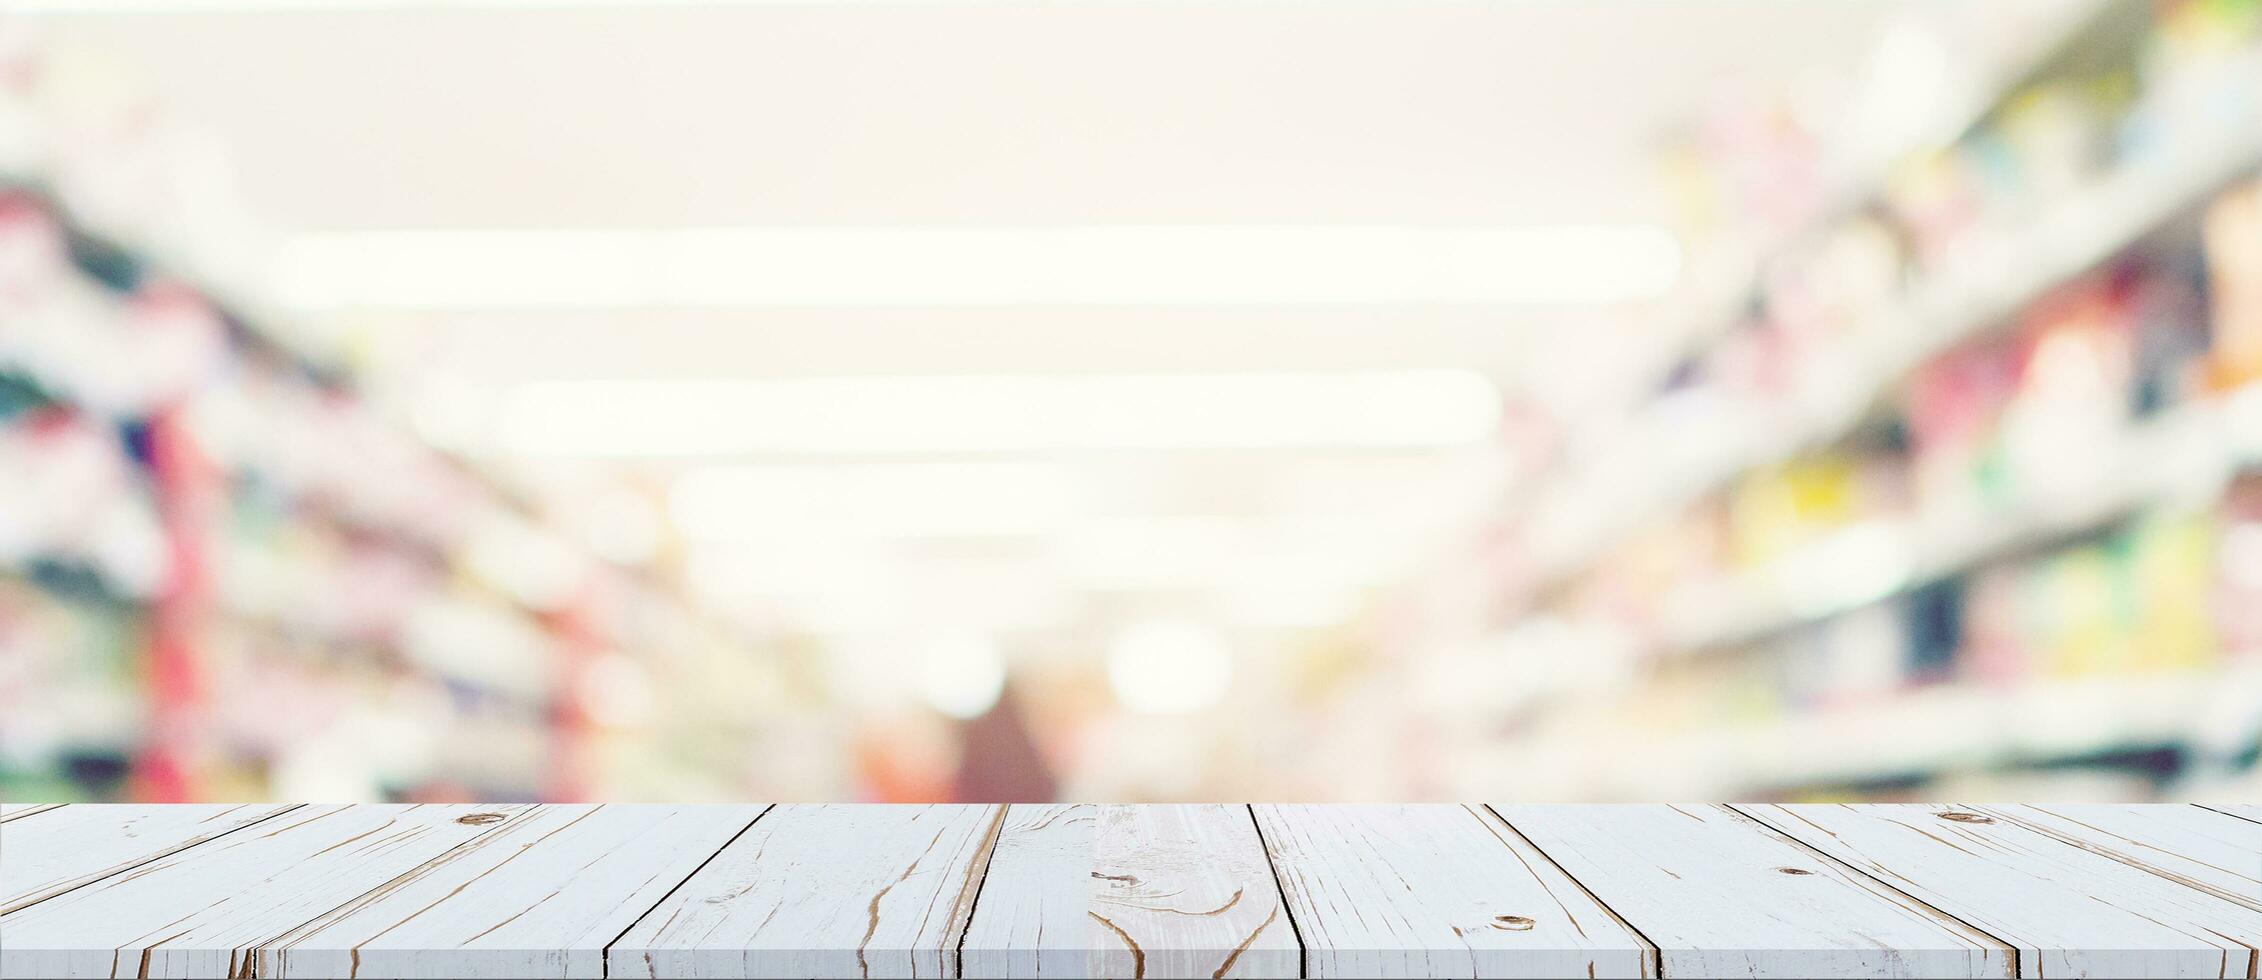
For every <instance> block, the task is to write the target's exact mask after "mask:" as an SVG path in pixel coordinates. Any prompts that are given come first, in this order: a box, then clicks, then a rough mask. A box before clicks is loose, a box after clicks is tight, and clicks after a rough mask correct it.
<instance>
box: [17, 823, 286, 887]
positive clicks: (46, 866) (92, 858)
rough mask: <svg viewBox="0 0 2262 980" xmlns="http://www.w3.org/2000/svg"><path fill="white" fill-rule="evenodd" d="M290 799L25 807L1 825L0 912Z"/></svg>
mask: <svg viewBox="0 0 2262 980" xmlns="http://www.w3.org/2000/svg"><path fill="white" fill-rule="evenodd" d="M289 809H291V807H290V806H289V805H288V804H253V805H248V806H231V805H228V804H194V805H185V806H162V807H161V806H122V805H102V804H80V805H79V806H77V807H74V808H72V809H71V810H69V811H64V810H57V809H43V810H39V811H33V812H29V813H23V814H21V815H20V818H19V819H15V820H11V821H9V823H8V827H7V829H6V830H0V913H7V912H13V911H15V910H17V909H20V908H23V907H24V906H26V905H30V904H32V903H33V902H37V901H40V900H42V899H45V898H48V897H50V896H53V895H57V894H60V893H62V892H66V891H69V890H71V889H73V888H77V887H79V886H80V885H84V884H86V883H87V882H90V881H94V880H96V879H98V878H105V877H108V876H110V875H113V874H116V873H118V872H120V871H124V870H127V869H129V868H134V867H138V866H140V865H142V864H146V863H148V862H150V861H154V860H156V859H158V858H161V857H164V856H165V855H167V854H171V853H173V852H175V851H179V850H182V849H183V848H187V847H190V846H192V845H195V844H201V843H203V842H205V841H208V840H211V839H213V838H215V837H218V836H220V835H222V834H227V833H231V832H234V831H236V830H240V829H242V828H244V827H247V826H250V825H252V824H255V823H258V822H259V821H262V820H265V819H268V818H269V817H273V816H275V815H276V814H279V813H282V812H284V811H286V810H289Z"/></svg>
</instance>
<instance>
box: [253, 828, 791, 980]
mask: <svg viewBox="0 0 2262 980" xmlns="http://www.w3.org/2000/svg"><path fill="white" fill-rule="evenodd" d="M763 809H765V808H764V807H761V806H706V807H701V806H680V807H679V806H624V805H611V806H589V805H551V806H542V807H537V808H536V809H535V811H534V812H533V813H531V814H528V815H527V816H525V817H522V818H520V819H517V820H512V821H510V822H509V823H507V824H504V825H502V826H499V827H497V828H495V830H494V832H493V833H489V834H486V835H483V836H481V837H479V838H477V839H474V840H472V841H471V842H470V843H467V844H464V845H463V846H461V847H458V848H455V849H454V850H451V851H448V852H447V853H445V854H442V855H440V856H439V857H437V858H434V859H432V860H431V861H428V862H426V863H425V864H424V865H422V866H420V867H418V868H416V869H415V870H413V871H410V872H409V873H407V874H405V875H402V876H400V877H398V878H395V879H393V880H391V881H388V882H386V883H385V884H384V885H383V886H381V887H379V888H377V889H376V890H374V891H371V892H369V893H367V894H364V895H362V896H361V897H359V898H356V899H354V900H353V901H351V902H348V903H346V904H345V905H344V906H342V907H340V908H337V909H335V910H332V911H331V912H329V913H326V914H324V915H323V916H322V917H321V918H318V919H316V920H314V921H313V922H309V923H307V924H306V925H304V926H301V927H299V928H297V929H294V930H292V931H291V932H290V934H288V935H285V936H283V937H281V938H279V939H276V940H274V941H273V942H270V943H267V944H266V945H263V946H261V947H260V948H259V950H258V951H257V953H256V959H257V962H258V975H259V976H262V977H342V976H349V975H352V974H354V973H356V972H358V973H359V974H361V975H363V976H377V977H436V978H450V977H453V978H465V980H468V978H474V977H602V976H604V975H605V946H606V944H608V943H611V942H612V941H613V940H614V939H615V938H618V937H619V936H620V934H621V933H622V931H624V930H626V929H627V928H628V927H629V925H630V924H632V923H634V922H635V921H636V920H637V919H638V918H640V917H641V916H643V914H644V913H645V912H647V911H649V910H650V909H651V908H652V906H653V905H655V904H657V903H658V902H659V901H660V899H661V898H662V897H663V896H665V895H666V894H667V893H668V892H669V891H670V890H672V889H674V888H675V887H676V886H677V885H680V884H682V883H683V881H684V879H686V878H689V877H690V876H691V873H692V872H693V871H694V870H697V869H698V867H699V865H700V864H702V863H704V862H705V861H706V860H707V859H708V858H710V857H713V856H714V855H715V853H716V852H717V851H720V850H722V847H723V845H724V844H727V843H729V842H730V840H731V838H733V837H735V836H737V835H738V834H739V832H741V831H743V830H745V829H746V828H747V826H748V825H749V824H752V823H753V822H754V818H755V817H757V816H760V815H761V813H762V811H763Z"/></svg>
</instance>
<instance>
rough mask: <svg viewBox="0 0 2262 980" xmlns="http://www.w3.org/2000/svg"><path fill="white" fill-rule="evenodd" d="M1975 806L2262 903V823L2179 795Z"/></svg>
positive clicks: (2223, 894)
mask: <svg viewBox="0 0 2262 980" xmlns="http://www.w3.org/2000/svg"><path fill="white" fill-rule="evenodd" d="M1973 809H1974V810H1977V811H1979V812H1981V813H1985V814H1988V815H1990V816H1995V817H2001V818H2003V819H2007V820H2011V821H2015V822H2017V823H2021V824H2024V825H2026V826H2029V827H2032V828H2034V829H2036V830H2039V831H2042V832H2043V833H2046V834H2049V835H2050V836H2052V837H2056V838H2058V839H2059V840H2062V841H2066V842H2067V843H2070V844H2073V845H2074V846H2076V847H2081V848H2085V849H2087V850H2091V851H2095V852H2097V853H2099V854H2103V855H2106V856H2109V857H2112V858H2114V859H2116V860H2119V861H2123V862H2126V863H2128V864H2133V865H2135V866H2137V867H2140V868H2144V869H2146V870H2148V871H2151V872H2152V873H2153V874H2157V875H2161V876H2163V877H2166V878H2168V879H2169V880H2171V881H2177V882H2181V883H2183V884H2186V885H2189V886H2191V887H2193V888H2197V889H2199V890H2201V891H2204V892H2208V893H2211V894H2213V895H2215V896H2217V897H2219V898H2222V899H2225V900H2227V901H2232V902H2236V903H2238V904H2240V905H2244V906H2246V907H2247V908H2250V909H2255V910H2257V911H2262V823H2254V822H2252V821H2248V820H2241V819H2239V818H2237V817H2234V816H2230V815H2228V814H2223V813H2217V812H2215V811H2213V810H2209V809H2206V808H2204V807H2196V806H2185V805H2181V804H2175V803H2094V804H2074V805H2052V806H2047V807H2042V806H2008V805H2007V806H1984V807H1973Z"/></svg>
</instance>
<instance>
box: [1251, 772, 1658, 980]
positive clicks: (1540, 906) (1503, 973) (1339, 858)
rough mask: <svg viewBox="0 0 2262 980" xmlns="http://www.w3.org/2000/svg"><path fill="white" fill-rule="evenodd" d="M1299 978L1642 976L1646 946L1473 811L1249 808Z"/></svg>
mask: <svg viewBox="0 0 2262 980" xmlns="http://www.w3.org/2000/svg"><path fill="white" fill-rule="evenodd" d="M1254 809H1255V811H1256V816H1257V822H1258V824H1259V825H1260V826H1262V827H1263V829H1264V837H1265V843H1266V845H1267V847H1268V848H1269V850H1270V852H1271V855H1272V862H1273V867H1274V868H1275V869H1276V870H1277V871H1278V873H1279V877H1280V885H1281V889H1282V891H1283V892H1285V893H1286V899H1287V902H1288V908H1289V911H1290V912H1291V913H1293V915H1294V916H1295V922H1296V926H1297V929H1298V931H1299V932H1300V933H1301V935H1302V938H1303V942H1304V950H1305V951H1304V963H1305V968H1306V970H1307V973H1306V975H1307V976H1313V977H1448V976H1450V977H1577V976H1586V977H1647V976H1654V975H1655V973H1656V967H1655V965H1654V956H1655V951H1654V950H1652V949H1651V948H1650V946H1649V944H1648V943H1646V942H1644V941H1642V939H1641V938H1640V937H1639V936H1636V935H1635V934H1634V932H1633V931H1632V930H1631V929H1628V928H1627V927H1626V926H1625V925H1624V924H1623V923H1621V922H1619V921H1618V920H1617V918H1616V917H1614V916H1612V915H1611V914H1610V912H1609V911H1608V910H1607V909H1604V908H1603V907H1602V905H1601V904H1600V903H1598V902H1596V901H1595V900H1594V898H1593V896H1591V895H1588V894H1587V893H1586V892H1585V891H1584V890H1582V889H1581V888H1580V887H1579V885H1578V884H1577V883H1575V882H1573V881H1572V880H1571V878H1570V877H1569V876H1568V875H1566V874H1564V873H1563V871H1562V870H1561V869H1559V868H1557V867H1556V866H1555V865H1554V864H1553V863H1552V862H1550V861H1548V860H1547V858H1546V857H1545V856H1543V855H1541V854H1540V853H1539V851H1538V850H1537V849H1536V848H1534V847H1532V846H1531V844H1530V843H1528V842H1526V841H1525V840H1524V839H1523V838H1522V837H1519V836H1517V835H1516V834H1515V833H1514V832H1513V831H1511V830H1509V829H1508V828H1507V827H1505V826H1502V825H1501V823H1500V821H1499V818H1497V817H1495V816H1493V815H1492V814H1491V813H1490V812H1488V811H1485V810H1484V809H1482V808H1472V807H1467V806H1457V805H1426V806H1271V805H1260V806H1257V807H1255V808H1254Z"/></svg>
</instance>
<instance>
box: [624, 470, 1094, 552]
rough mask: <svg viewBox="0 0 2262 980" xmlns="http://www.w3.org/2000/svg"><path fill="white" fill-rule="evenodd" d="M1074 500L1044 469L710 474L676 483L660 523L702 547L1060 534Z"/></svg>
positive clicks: (1066, 479) (1064, 474)
mask: <svg viewBox="0 0 2262 980" xmlns="http://www.w3.org/2000/svg"><path fill="white" fill-rule="evenodd" d="M1075 496H1076V494H1075V481H1074V479H1073V477H1072V475H1071V474H1070V473H1069V472H1068V470H1067V469H1066V468H1065V467H1062V466H1057V465H1052V464H1047V463H1026V462H981V463H965V462H947V463H945V462H935V463H889V464H871V463H863V464H848V465H839V466H713V467H704V468H701V469H696V470H692V471H691V472H689V473H686V474H684V475H683V476H681V477H678V478H677V479H676V481H675V485H674V486H673V487H671V488H670V490H669V492H668V514H669V516H670V517H671V518H673V519H674V521H675V524H676V528H677V529H678V530H679V531H681V532H682V533H683V535H684V536H685V537H688V538H693V539H696V540H707V541H795V540H803V541H806V540H811V539H815V540H821V541H823V540H830V541H840V540H858V539H869V538H902V537H911V538H918V537H986V536H998V535H1026V534H1035V533H1041V532H1045V531H1050V530H1053V529H1054V528H1057V527H1060V526H1062V525H1064V524H1066V523H1068V522H1069V521H1070V520H1071V519H1072V518H1073V517H1074V516H1075V502H1076V501H1075Z"/></svg>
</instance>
